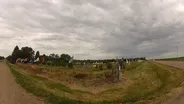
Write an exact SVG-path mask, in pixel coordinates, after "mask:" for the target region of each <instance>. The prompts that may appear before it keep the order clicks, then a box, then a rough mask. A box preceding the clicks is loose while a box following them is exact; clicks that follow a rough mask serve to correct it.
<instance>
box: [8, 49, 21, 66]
mask: <svg viewBox="0 0 184 104" xmlns="http://www.w3.org/2000/svg"><path fill="white" fill-rule="evenodd" d="M19 56H20V50H19V47H18V46H15V48H14V50H13V52H12V56H11V60H10V61H11V63H15V62H16V60H17V58H19Z"/></svg>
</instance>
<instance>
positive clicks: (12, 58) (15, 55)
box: [6, 46, 73, 67]
mask: <svg viewBox="0 0 184 104" xmlns="http://www.w3.org/2000/svg"><path fill="white" fill-rule="evenodd" d="M6 59H7V60H8V61H9V62H11V63H13V64H15V63H16V62H17V60H18V59H27V62H28V63H34V60H36V59H38V60H39V61H38V62H36V64H47V65H54V66H65V67H73V64H72V63H69V61H70V60H71V59H72V57H71V56H70V55H68V54H61V55H58V54H54V53H52V54H50V55H45V54H43V55H40V52H39V51H37V52H36V54H35V51H34V50H33V48H31V47H22V48H21V49H20V48H19V47H18V46H15V48H14V49H13V52H12V54H11V55H9V56H8V57H7V58H6ZM43 59H44V61H43Z"/></svg>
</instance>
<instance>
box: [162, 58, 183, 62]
mask: <svg viewBox="0 0 184 104" xmlns="http://www.w3.org/2000/svg"><path fill="white" fill-rule="evenodd" d="M159 60H163V61H184V57H179V58H166V59H159Z"/></svg>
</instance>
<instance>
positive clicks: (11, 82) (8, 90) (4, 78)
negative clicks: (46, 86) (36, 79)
mask: <svg viewBox="0 0 184 104" xmlns="http://www.w3.org/2000/svg"><path fill="white" fill-rule="evenodd" d="M0 104H44V102H43V100H41V99H38V98H37V97H35V96H33V95H32V94H29V93H27V92H26V91H25V90H24V89H23V88H22V87H21V86H20V85H19V84H17V83H16V81H15V78H14V77H13V76H12V74H11V72H10V70H9V68H8V66H7V65H6V64H5V62H0Z"/></svg>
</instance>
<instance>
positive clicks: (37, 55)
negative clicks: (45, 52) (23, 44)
mask: <svg viewBox="0 0 184 104" xmlns="http://www.w3.org/2000/svg"><path fill="white" fill-rule="evenodd" d="M39 57H40V52H39V51H37V52H36V55H35V59H37V58H39Z"/></svg>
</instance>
